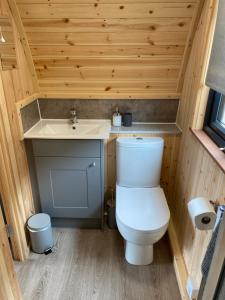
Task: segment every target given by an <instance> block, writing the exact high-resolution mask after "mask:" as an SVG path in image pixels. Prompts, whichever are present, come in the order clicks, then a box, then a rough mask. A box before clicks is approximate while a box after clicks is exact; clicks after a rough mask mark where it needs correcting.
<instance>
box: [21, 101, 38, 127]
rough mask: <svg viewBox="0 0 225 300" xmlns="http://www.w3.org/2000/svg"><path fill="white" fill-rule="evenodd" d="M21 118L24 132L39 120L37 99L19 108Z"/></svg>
mask: <svg viewBox="0 0 225 300" xmlns="http://www.w3.org/2000/svg"><path fill="white" fill-rule="evenodd" d="M21 119H22V124H23V131H24V132H26V131H27V130H28V129H30V128H31V127H32V126H34V125H35V124H36V123H37V122H38V121H39V120H40V115H39V109H38V100H35V101H34V102H32V103H30V104H28V105H27V106H25V107H23V108H22V109H21Z"/></svg>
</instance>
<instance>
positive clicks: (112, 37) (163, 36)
mask: <svg viewBox="0 0 225 300" xmlns="http://www.w3.org/2000/svg"><path fill="white" fill-rule="evenodd" d="M27 36H28V39H29V44H30V45H31V46H32V45H71V46H76V45H121V46H122V45H130V44H131V45H152V46H153V45H156V46H157V45H185V42H186V39H187V32H174V33H173V34H169V33H168V32H158V33H148V32H142V33H133V34H128V33H127V32H120V34H118V33H95V34H93V33H79V34H77V33H45V32H43V33H41V34H37V33H27Z"/></svg>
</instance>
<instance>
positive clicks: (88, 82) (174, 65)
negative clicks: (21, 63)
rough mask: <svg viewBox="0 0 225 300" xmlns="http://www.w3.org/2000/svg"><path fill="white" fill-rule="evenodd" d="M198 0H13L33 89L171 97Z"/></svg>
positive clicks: (56, 93) (65, 93) (63, 93)
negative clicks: (34, 84)
mask: <svg viewBox="0 0 225 300" xmlns="http://www.w3.org/2000/svg"><path fill="white" fill-rule="evenodd" d="M202 1H203V0H191V1H188V0H175V1H171V0H157V1H146V0H140V1H134V0H126V1H122V3H121V2H119V1H118V0H110V1H104V0H102V1H101V0H98V1H97V0H96V1H93V0H85V1H81V0H68V1H63V0H61V1H60V0H50V1H47V0H29V1H28V0H17V5H18V8H19V11H20V14H21V18H22V21H23V25H24V28H25V31H26V33H27V37H28V42H29V45H30V49H31V52H32V56H33V60H34V63H35V68H36V72H37V76H38V81H39V86H40V91H41V92H42V94H43V96H45V97H50V98H57V97H59V98H60V97H61V98H71V97H72V98H105V99H108V98H120V99H122V98H126V99H129V98H134V99H139V98H145V99H152V98H153V99H157V98H179V95H180V94H179V92H178V84H179V76H180V73H181V70H182V69H184V68H185V64H184V63H183V59H184V57H188V53H187V51H185V49H186V44H187V41H188V40H190V36H192V34H193V28H194V27H193V22H194V20H195V18H196V12H197V10H198V8H199V3H201V2H202ZM189 43H190V41H189Z"/></svg>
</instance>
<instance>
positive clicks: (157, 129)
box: [110, 123, 181, 134]
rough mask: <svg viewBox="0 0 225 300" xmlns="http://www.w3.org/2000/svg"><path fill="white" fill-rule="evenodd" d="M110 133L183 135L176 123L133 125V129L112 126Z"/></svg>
mask: <svg viewBox="0 0 225 300" xmlns="http://www.w3.org/2000/svg"><path fill="white" fill-rule="evenodd" d="M110 133H124V134H126V133H127V134H129V133H142V134H144V133H154V134H163V133H164V134H181V130H180V129H179V128H178V127H177V125H176V124H175V123H133V125H132V126H131V127H124V126H121V127H115V126H111V131H110Z"/></svg>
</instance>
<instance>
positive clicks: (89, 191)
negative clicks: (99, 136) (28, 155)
mask: <svg viewBox="0 0 225 300" xmlns="http://www.w3.org/2000/svg"><path fill="white" fill-rule="evenodd" d="M35 161H36V169H37V176H38V184H39V191H40V198H41V206H42V211H43V212H46V213H49V214H50V216H52V217H59V218H100V217H101V210H102V195H101V188H102V187H101V184H102V183H101V168H100V159H99V158H69V157H35Z"/></svg>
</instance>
